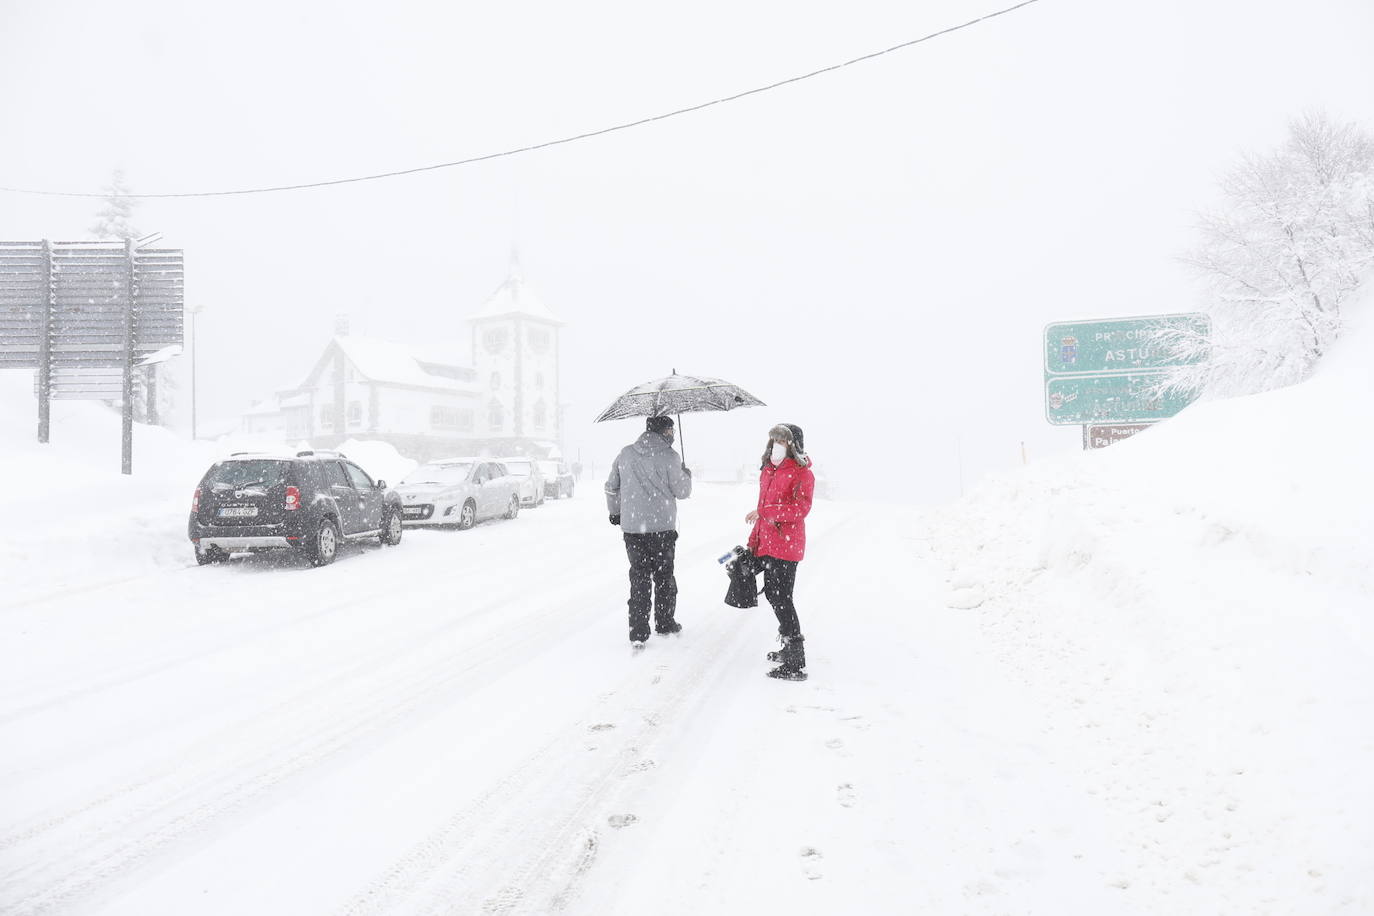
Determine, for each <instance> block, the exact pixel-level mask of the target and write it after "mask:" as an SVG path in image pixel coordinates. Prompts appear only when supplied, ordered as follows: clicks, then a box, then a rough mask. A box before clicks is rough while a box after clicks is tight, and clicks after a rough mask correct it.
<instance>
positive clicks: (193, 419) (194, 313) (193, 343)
mask: <svg viewBox="0 0 1374 916" xmlns="http://www.w3.org/2000/svg"><path fill="white" fill-rule="evenodd" d="M187 311H189V312H190V313H191V441H192V442H194V441H195V440H196V316H197V315H199V314H200V313H201V312H202V311H204V306H200V305H193V306H191V307H190V308H189V309H188V310H187Z"/></svg>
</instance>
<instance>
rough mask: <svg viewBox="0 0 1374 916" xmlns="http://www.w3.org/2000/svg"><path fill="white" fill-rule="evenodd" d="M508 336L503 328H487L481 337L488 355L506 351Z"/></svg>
mask: <svg viewBox="0 0 1374 916" xmlns="http://www.w3.org/2000/svg"><path fill="white" fill-rule="evenodd" d="M509 336H510V335H509V334H508V333H507V332H506V329H505V328H488V329H487V332H486V333H485V334H483V335H482V343H483V345H485V346H486V348H487V352H488V353H500V352H501V351H502V350H504V349H506V340H507V339H508V338H509Z"/></svg>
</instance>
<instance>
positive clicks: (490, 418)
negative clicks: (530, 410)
mask: <svg viewBox="0 0 1374 916" xmlns="http://www.w3.org/2000/svg"><path fill="white" fill-rule="evenodd" d="M505 426H506V408H504V407H502V406H501V402H500V401H497V400H495V399H493V400H492V402H491V406H490V407H489V408H487V429H489V430H490V431H491V432H494V433H499V432H501V430H503V429H504V428H505Z"/></svg>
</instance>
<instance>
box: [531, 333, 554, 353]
mask: <svg viewBox="0 0 1374 916" xmlns="http://www.w3.org/2000/svg"><path fill="white" fill-rule="evenodd" d="M526 338H527V339H528V340H529V342H530V349H531V350H533V351H534V352H535V353H547V352H548V349H549V332H548V331H547V330H545V329H544V328H530V329H529V331H527V332H526Z"/></svg>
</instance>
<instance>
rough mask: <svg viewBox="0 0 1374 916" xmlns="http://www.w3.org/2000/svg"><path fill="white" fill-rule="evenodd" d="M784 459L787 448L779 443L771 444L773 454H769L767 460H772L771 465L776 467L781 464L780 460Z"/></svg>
mask: <svg viewBox="0 0 1374 916" xmlns="http://www.w3.org/2000/svg"><path fill="white" fill-rule="evenodd" d="M786 457H787V446H785V445H783V444H782V443H781V442H774V443H773V454H771V455H770V456H769V458H771V459H772V460H773V463H774V464H775V465H776V464H782V459H784V458H786Z"/></svg>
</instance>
